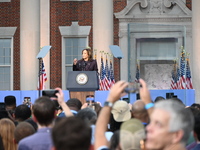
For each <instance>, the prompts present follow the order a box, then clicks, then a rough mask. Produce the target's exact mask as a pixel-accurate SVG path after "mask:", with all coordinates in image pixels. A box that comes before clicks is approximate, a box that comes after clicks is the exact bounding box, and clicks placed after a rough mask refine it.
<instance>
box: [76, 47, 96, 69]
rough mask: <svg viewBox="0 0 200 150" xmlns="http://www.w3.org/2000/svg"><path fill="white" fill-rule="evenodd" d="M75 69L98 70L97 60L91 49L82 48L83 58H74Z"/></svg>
mask: <svg viewBox="0 0 200 150" xmlns="http://www.w3.org/2000/svg"><path fill="white" fill-rule="evenodd" d="M73 71H97V72H98V67H97V62H96V60H94V59H93V58H92V51H91V49H83V50H82V59H80V60H77V59H76V58H75V59H74V62H73Z"/></svg>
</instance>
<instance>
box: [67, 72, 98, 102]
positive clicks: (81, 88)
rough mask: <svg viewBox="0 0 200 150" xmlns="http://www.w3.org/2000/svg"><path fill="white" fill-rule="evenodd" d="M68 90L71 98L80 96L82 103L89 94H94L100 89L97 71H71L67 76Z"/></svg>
mask: <svg viewBox="0 0 200 150" xmlns="http://www.w3.org/2000/svg"><path fill="white" fill-rule="evenodd" d="M66 87H67V90H69V92H70V98H78V99H79V100H80V101H81V102H82V104H84V103H85V102H86V96H87V95H94V92H95V90H98V89H99V78H98V75H97V72H96V71H69V72H68V76H67V86H66Z"/></svg>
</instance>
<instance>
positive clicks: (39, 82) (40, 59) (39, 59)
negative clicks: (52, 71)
mask: <svg viewBox="0 0 200 150" xmlns="http://www.w3.org/2000/svg"><path fill="white" fill-rule="evenodd" d="M38 61H39V73H38V98H39V97H40V92H41V90H40V85H41V81H40V75H41V74H42V58H41V57H40V58H38Z"/></svg>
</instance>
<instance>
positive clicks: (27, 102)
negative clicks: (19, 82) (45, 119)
mask: <svg viewBox="0 0 200 150" xmlns="http://www.w3.org/2000/svg"><path fill="white" fill-rule="evenodd" d="M23 104H25V105H27V106H30V105H31V97H24V101H23Z"/></svg>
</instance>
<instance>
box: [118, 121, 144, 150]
mask: <svg viewBox="0 0 200 150" xmlns="http://www.w3.org/2000/svg"><path fill="white" fill-rule="evenodd" d="M144 139H145V127H144V125H143V124H142V122H141V121H140V120H138V119H135V118H133V119H130V120H128V121H126V122H124V123H122V125H121V127H120V145H121V148H122V150H133V149H134V150H140V141H141V140H144Z"/></svg>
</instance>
